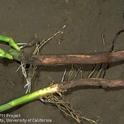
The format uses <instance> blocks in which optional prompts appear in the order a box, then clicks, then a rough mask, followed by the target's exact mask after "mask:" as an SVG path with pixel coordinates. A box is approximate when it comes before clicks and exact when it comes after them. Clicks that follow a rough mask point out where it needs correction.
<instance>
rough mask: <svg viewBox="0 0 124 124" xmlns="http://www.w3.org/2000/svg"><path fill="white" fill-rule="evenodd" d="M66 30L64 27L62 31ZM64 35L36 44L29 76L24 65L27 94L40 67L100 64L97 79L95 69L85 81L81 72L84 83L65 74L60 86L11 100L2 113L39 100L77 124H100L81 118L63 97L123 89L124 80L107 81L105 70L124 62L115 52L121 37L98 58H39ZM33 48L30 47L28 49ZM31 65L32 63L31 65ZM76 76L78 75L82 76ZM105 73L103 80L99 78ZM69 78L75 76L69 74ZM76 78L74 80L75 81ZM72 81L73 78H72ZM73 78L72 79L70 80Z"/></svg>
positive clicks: (94, 56)
mask: <svg viewBox="0 0 124 124" xmlns="http://www.w3.org/2000/svg"><path fill="white" fill-rule="evenodd" d="M65 27H66V25H64V26H63V27H62V30H63V29H64V28H65ZM58 34H63V31H61V30H60V31H58V32H56V33H55V34H53V35H52V36H51V37H50V38H48V39H47V40H43V41H42V42H40V43H35V46H36V47H35V49H34V51H33V53H32V57H31V63H30V70H31V71H29V73H27V72H26V69H25V66H26V63H23V61H22V62H21V66H20V67H21V69H22V73H23V75H24V77H25V79H26V85H25V87H26V88H27V90H26V93H28V92H30V90H31V83H32V79H33V78H34V77H35V73H36V72H37V68H38V65H45V66H49V65H50V66H51V65H66V64H71V65H73V64H99V65H100V69H99V72H98V73H97V76H96V78H92V76H93V75H94V73H95V69H96V68H97V66H96V65H95V68H94V69H93V70H92V72H91V73H90V74H89V75H88V77H86V78H82V77H83V76H82V73H83V72H82V70H80V69H79V72H81V79H77V80H64V77H65V75H66V70H65V72H64V74H63V77H62V80H61V83H60V82H56V83H54V84H52V85H50V86H48V87H46V88H43V89H40V90H38V91H35V92H32V93H29V94H26V95H25V96H22V97H20V98H17V99H15V100H12V101H10V102H8V103H6V104H3V105H0V113H3V112H6V111H8V110H10V109H13V108H14V107H17V106H20V105H23V104H25V103H28V102H30V101H33V100H40V101H42V102H44V103H51V104H54V105H55V106H56V107H57V108H58V109H59V110H60V111H62V112H63V113H64V114H65V115H67V116H70V117H71V118H73V119H74V120H76V121H77V122H78V123H81V119H83V120H85V121H87V122H89V123H90V124H97V121H94V120H92V119H89V118H87V117H85V116H82V115H81V114H79V113H78V112H76V111H74V109H73V107H72V106H71V105H70V104H69V103H68V102H65V101H64V100H63V96H62V95H63V93H66V92H68V91H70V90H71V89H73V88H85V87H101V88H110V89H111V88H124V80H108V79H104V78H103V77H104V75H105V71H106V68H107V67H108V65H109V64H110V63H113V62H122V61H124V50H122V51H116V52H113V48H114V41H115V40H116V38H117V36H118V35H119V33H117V34H116V37H115V38H114V40H113V44H112V48H111V50H110V51H109V52H106V53H102V54H95V55H88V54H87V55H86V54H80V55H39V52H40V49H41V48H42V47H43V46H44V45H45V44H47V43H48V42H49V41H50V40H51V39H53V38H54V37H55V36H56V35H58ZM29 46H30V45H29ZM28 64H29V63H28ZM79 72H77V73H79ZM101 73H103V74H102V75H103V77H100V76H99V75H101ZM70 75H72V72H71V71H70ZM76 76H77V74H76ZM76 76H74V77H76ZM72 77H73V76H72ZM69 78H71V76H70V77H69Z"/></svg>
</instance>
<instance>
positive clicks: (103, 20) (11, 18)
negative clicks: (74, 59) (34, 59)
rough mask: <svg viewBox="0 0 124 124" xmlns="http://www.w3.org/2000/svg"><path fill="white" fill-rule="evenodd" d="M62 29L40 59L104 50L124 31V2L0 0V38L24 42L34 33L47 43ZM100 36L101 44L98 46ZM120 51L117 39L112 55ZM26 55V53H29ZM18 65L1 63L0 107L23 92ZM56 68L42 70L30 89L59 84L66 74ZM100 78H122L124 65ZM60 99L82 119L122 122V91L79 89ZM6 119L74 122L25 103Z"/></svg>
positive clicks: (123, 43)
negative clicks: (18, 118)
mask: <svg viewBox="0 0 124 124" xmlns="http://www.w3.org/2000/svg"><path fill="white" fill-rule="evenodd" d="M63 25H67V28H66V29H65V30H64V34H63V35H62V37H59V36H58V37H56V38H55V39H53V40H52V41H50V42H49V43H48V44H47V45H46V46H45V47H44V48H43V49H42V54H74V53H99V52H103V51H108V50H109V48H110V46H111V42H112V39H113V37H114V36H115V34H116V33H117V32H118V31H119V30H121V29H123V28H124V1H123V0H25V1H24V0H0V32H1V33H0V34H4V35H8V36H11V37H13V38H14V39H16V40H17V41H19V42H29V41H30V40H32V38H33V36H34V34H37V35H38V37H40V38H42V39H47V38H49V37H50V36H51V35H52V34H53V33H55V32H56V31H58V30H59V29H60V28H61V27H62V26H63ZM102 33H103V34H104V35H105V43H103V42H102V38H101V35H102ZM123 49H124V35H123V34H122V35H120V36H119V38H118V39H117V42H116V43H115V50H123ZM27 51H28V52H29V53H30V49H29V50H27ZM18 66H19V64H18V63H16V62H13V63H9V64H5V65H4V64H0V70H1V71H0V104H3V103H5V102H7V101H9V100H12V99H14V98H17V97H19V96H22V95H24V93H25V89H24V85H25V80H24V78H23V76H22V73H21V71H19V72H16V70H17V68H18ZM57 68H58V67H55V68H47V69H45V68H43V69H41V71H40V74H39V75H40V76H39V78H38V79H37V81H36V82H35V84H33V89H32V90H36V89H40V88H41V87H45V86H48V85H49V84H50V82H51V81H60V79H61V77H62V73H63V71H64V70H65V69H64V68H63V69H57ZM86 71H87V70H86ZM105 78H108V79H124V64H120V65H116V66H112V67H111V68H109V69H108V70H107V74H106V77H105ZM65 99H67V100H68V101H69V102H70V103H71V104H72V105H73V107H74V108H75V110H77V111H80V112H82V114H83V115H85V116H87V117H89V118H92V119H99V120H100V124H123V123H124V90H123V89H122V90H114V91H113V90H109V91H106V90H103V89H80V90H77V91H74V92H72V93H70V94H68V95H67V96H65ZM10 114H20V115H21V118H42V119H52V123H53V124H63V123H65V124H75V123H76V122H75V121H74V120H73V119H70V118H68V117H65V116H63V114H62V113H61V112H60V111H59V110H58V109H57V108H56V107H54V106H51V105H49V104H47V105H46V104H43V103H41V102H39V101H35V102H32V103H29V104H26V105H24V106H22V107H20V108H18V109H16V110H15V111H12V112H11V113H10ZM10 124H11V123H10ZM12 124H13V123H12ZM15 124H16V123H15ZM32 124H34V122H32Z"/></svg>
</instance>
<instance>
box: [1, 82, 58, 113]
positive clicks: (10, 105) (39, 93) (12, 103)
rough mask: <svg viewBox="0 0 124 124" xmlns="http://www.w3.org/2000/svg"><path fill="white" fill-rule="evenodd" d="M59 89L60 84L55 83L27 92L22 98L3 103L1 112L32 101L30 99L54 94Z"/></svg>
mask: <svg viewBox="0 0 124 124" xmlns="http://www.w3.org/2000/svg"><path fill="white" fill-rule="evenodd" d="M57 91H58V85H57V84H54V85H52V86H49V87H47V88H44V89H40V90H38V91H35V92H33V93H30V94H27V95H25V96H22V97H20V98H17V99H14V100H12V101H10V102H8V103H6V104H3V105H1V106H0V113H1V112H4V111H6V110H9V109H11V108H14V107H17V106H20V105H23V104H25V103H27V102H30V101H33V100H36V99H38V98H39V97H44V96H46V95H49V94H52V93H55V92H57Z"/></svg>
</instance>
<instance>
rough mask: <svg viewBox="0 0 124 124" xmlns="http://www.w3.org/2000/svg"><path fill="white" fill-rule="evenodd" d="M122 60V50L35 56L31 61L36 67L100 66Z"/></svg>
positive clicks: (123, 58) (123, 55) (123, 53)
mask: <svg viewBox="0 0 124 124" xmlns="http://www.w3.org/2000/svg"><path fill="white" fill-rule="evenodd" d="M123 60H124V50H122V51H117V52H106V53H101V54H95V55H85V54H82V55H36V56H33V57H32V61H33V63H34V64H36V65H65V64H100V63H113V62H118V61H123Z"/></svg>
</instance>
